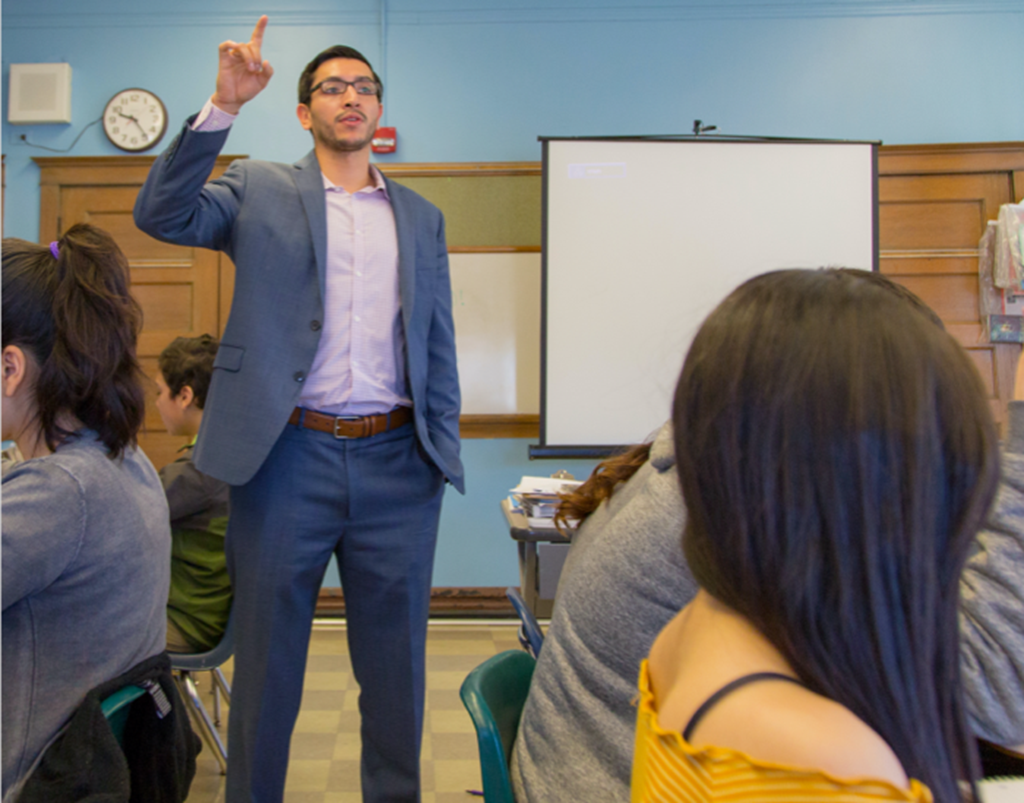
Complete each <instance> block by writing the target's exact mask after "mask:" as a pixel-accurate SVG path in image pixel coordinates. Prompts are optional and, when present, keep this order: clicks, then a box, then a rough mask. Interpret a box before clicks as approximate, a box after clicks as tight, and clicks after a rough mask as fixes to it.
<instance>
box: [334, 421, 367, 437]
mask: <svg viewBox="0 0 1024 803" xmlns="http://www.w3.org/2000/svg"><path fill="white" fill-rule="evenodd" d="M362 418H363V416H361V415H336V416H334V437H335V439H336V440H339V441H350V440H354V439H356V438H361V437H362V435H342V434H341V433H340V432H338V422H339V421H359V420H360V419H362Z"/></svg>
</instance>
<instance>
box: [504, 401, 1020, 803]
mask: <svg viewBox="0 0 1024 803" xmlns="http://www.w3.org/2000/svg"><path fill="white" fill-rule="evenodd" d="M1002 467H1003V476H1002V482H1001V484H1000V488H999V493H998V496H997V498H996V502H995V505H994V507H993V510H992V512H991V514H990V516H989V521H988V523H987V527H986V529H985V530H983V531H982V532H981V533H979V534H978V538H977V542H976V546H975V549H974V552H973V553H972V555H971V557H970V558H969V560H968V562H967V565H966V567H965V568H964V573H963V577H962V581H961V595H962V601H961V619H960V631H961V636H962V638H961V656H962V667H963V673H964V687H965V690H966V695H967V707H968V713H969V716H970V720H971V725H972V727H973V729H974V732H975V733H976V734H977V735H978V736H981V737H982V738H985V739H988V740H990V741H993V742H996V743H999V744H1005V745H1013V744H1021V743H1024V402H1012V403H1011V404H1010V420H1009V435H1008V437H1007V439H1006V442H1005V443H1004V444H1003V456H1002ZM684 519H685V511H684V510H683V501H682V497H681V495H680V493H679V482H678V478H677V476H676V470H675V455H674V454H673V451H672V429H671V426H670V425H668V424H666V425H665V426H664V427H663V428H662V429H661V431H660V432H659V433H658V436H657V438H656V439H655V441H654V444H653V446H652V449H651V458H650V461H649V462H648V463H647V464H645V465H644V466H643V467H642V468H641V469H640V470H639V471H638V472H637V473H636V474H635V475H633V477H632V478H630V480H629V481H628V482H626V483H625V484H624V485H622V486H620V487H619V488H618V489H617V490H616V492H615V494H614V495H613V496H612V498H611V499H610V500H609V501H608V502H607V503H605V504H603V505H601V507H599V508H598V509H597V510H596V511H595V512H594V513H593V514H591V516H590V517H589V518H587V520H586V521H585V522H584V524H583V525H582V526H581V527H580V529H579V532H577V534H576V536H575V538H574V541H573V546H572V549H571V550H570V551H569V557H568V558H567V560H566V564H565V568H564V569H563V573H562V581H561V584H560V585H559V589H558V597H557V599H556V602H555V610H554V613H553V615H552V618H551V627H550V628H549V630H548V633H547V636H546V638H545V640H544V649H543V650H542V651H541V655H540V660H538V662H537V668H536V670H535V672H534V676H533V682H532V684H531V686H530V696H529V698H528V699H527V701H526V707H525V708H524V710H523V717H522V721H521V723H520V726H519V735H518V738H517V740H516V744H515V749H514V752H513V757H512V772H511V776H512V785H513V788H514V791H515V796H516V800H518V801H520V803H525V802H526V801H534V802H535V803H545V802H546V801H549V800H586V801H628V800H629V781H630V770H631V765H632V759H633V737H634V724H635V720H636V708H635V707H634V705H633V700H634V698H635V697H636V693H637V686H636V684H637V676H638V672H639V667H640V662H641V661H642V660H643V659H644V658H645V657H646V656H647V653H648V652H649V651H650V647H651V644H652V643H653V641H654V638H655V636H657V634H658V633H659V632H660V631H661V629H662V628H663V627H664V626H665V625H666V624H667V623H668V621H669V620H670V619H671V618H672V617H673V616H674V615H675V614H676V613H677V612H678V611H679V610H680V609H681V608H682V607H683V606H684V605H686V604H687V603H688V602H689V601H690V600H691V599H692V598H693V596H694V594H696V591H697V586H696V584H695V582H694V581H693V578H692V576H691V575H690V573H689V570H688V569H687V568H686V566H685V565H684V563H683V554H682V548H681V543H680V542H681V538H682V531H683V522H684Z"/></svg>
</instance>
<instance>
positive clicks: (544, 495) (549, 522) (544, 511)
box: [509, 477, 583, 530]
mask: <svg viewBox="0 0 1024 803" xmlns="http://www.w3.org/2000/svg"><path fill="white" fill-rule="evenodd" d="M582 484H583V482H582V481H581V480H562V479H555V478H553V477H523V478H522V479H521V480H520V481H519V484H518V485H517V486H516V487H515V488H513V489H512V490H511V496H510V497H509V499H510V500H511V502H512V509H513V510H514V511H516V512H521V513H523V515H525V516H526V521H527V523H528V525H529V527H530V529H531V530H542V529H547V528H550V529H552V530H553V529H555V522H554V516H555V512H556V511H557V510H558V505H559V503H560V502H561V501H562V500H561V497H560V496H559V494H561V493H567V492H569V491H571V490H573V489H574V488H578V487H579V486H580V485H582Z"/></svg>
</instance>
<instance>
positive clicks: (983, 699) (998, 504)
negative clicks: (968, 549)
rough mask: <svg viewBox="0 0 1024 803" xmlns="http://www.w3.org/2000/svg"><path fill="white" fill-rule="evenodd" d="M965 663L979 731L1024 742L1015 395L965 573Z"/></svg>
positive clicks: (1021, 410) (1023, 580) (1022, 542)
mask: <svg viewBox="0 0 1024 803" xmlns="http://www.w3.org/2000/svg"><path fill="white" fill-rule="evenodd" d="M960 663H961V671H962V674H963V680H964V689H965V694H966V697H967V709H968V714H969V716H970V720H971V725H972V728H973V730H974V732H975V734H976V735H977V736H980V737H981V738H983V739H987V740H989V741H991V742H995V743H996V744H1002V745H1018V744H1021V743H1024V402H1011V403H1010V406H1009V435H1008V437H1007V439H1006V441H1005V443H1004V444H1003V455H1002V479H1001V481H1000V485H999V491H998V494H997V496H996V500H995V504H994V505H993V508H992V511H991V513H990V514H989V518H988V521H987V522H986V526H985V528H984V529H983V530H982V531H981V532H980V533H979V534H978V537H977V540H976V542H975V546H974V552H973V553H972V555H971V556H970V558H969V559H968V561H967V565H966V566H965V567H964V572H963V575H962V576H961V581H960Z"/></svg>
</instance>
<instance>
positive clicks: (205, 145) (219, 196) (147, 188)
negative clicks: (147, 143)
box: [135, 119, 245, 254]
mask: <svg viewBox="0 0 1024 803" xmlns="http://www.w3.org/2000/svg"><path fill="white" fill-rule="evenodd" d="M191 123H192V119H189V120H188V121H186V123H185V126H184V128H183V129H182V130H181V132H180V133H179V134H178V136H177V137H175V138H174V141H173V142H171V144H170V145H169V146H168V148H167V150H165V151H164V152H163V153H162V154H160V156H159V157H157V160H156V161H155V162H154V163H153V167H152V169H150V171H149V176H148V177H147V178H146V183H145V184H144V185H143V186H142V190H141V191H140V192H139V195H138V198H137V199H136V201H135V225H136V226H138V227H139V228H140V229H141V230H142V231H144V232H146V234H149V235H150V236H152V237H155V238H156V239H158V240H163V241H164V242H169V243H175V244H176V245H187V246H198V247H202V248H212V249H215V250H219V251H227V252H228V253H229V254H230V243H231V231H232V229H233V227H234V222H235V218H236V217H237V216H238V211H239V208H240V206H241V201H242V196H243V193H244V187H245V165H244V162H243V161H236V162H234V163H232V165H231V166H230V167H229V168H228V170H227V171H226V172H225V173H224V175H223V176H221V177H220V178H218V179H216V180H214V181H210V182H207V179H208V178H209V176H210V173H211V172H213V169H214V167H215V166H216V163H217V156H218V155H219V154H220V151H221V148H222V147H223V146H224V143H225V142H226V141H227V136H228V132H229V131H230V129H224V130H222V131H214V132H198V131H193V130H192V128H191Z"/></svg>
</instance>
